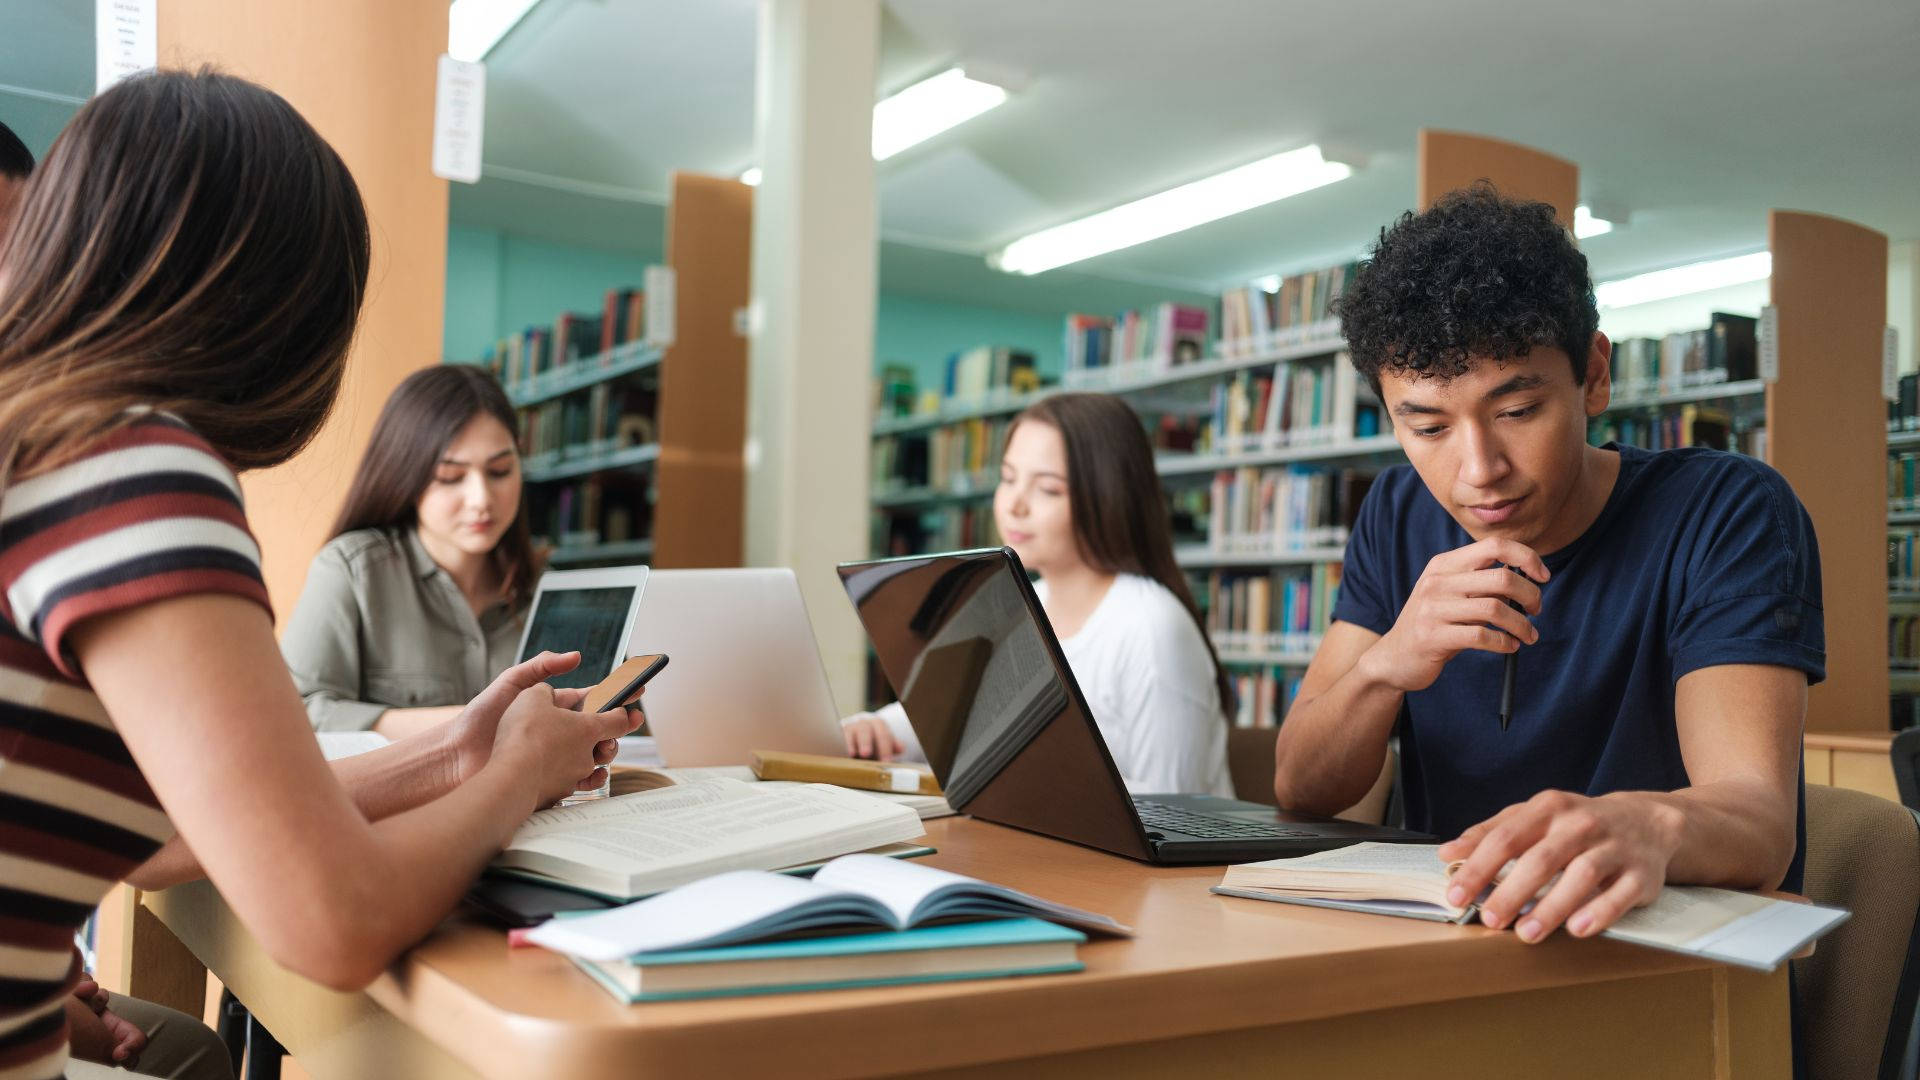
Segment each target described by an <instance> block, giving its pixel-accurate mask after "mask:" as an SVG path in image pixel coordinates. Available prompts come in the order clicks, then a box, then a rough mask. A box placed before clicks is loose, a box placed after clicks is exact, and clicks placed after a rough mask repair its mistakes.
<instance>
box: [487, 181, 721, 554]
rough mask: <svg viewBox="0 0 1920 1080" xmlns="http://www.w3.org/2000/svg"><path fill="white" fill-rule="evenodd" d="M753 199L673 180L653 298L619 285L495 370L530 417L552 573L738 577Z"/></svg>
mask: <svg viewBox="0 0 1920 1080" xmlns="http://www.w3.org/2000/svg"><path fill="white" fill-rule="evenodd" d="M751 193H752V189H751V188H748V187H746V186H745V185H744V184H739V183H737V182H735V181H730V180H722V179H719V178H715V177H706V176H696V175H693V174H687V173H677V174H675V175H674V177H673V181H672V195H671V199H670V201H669V204H668V207H667V250H666V266H664V267H652V268H649V269H648V271H647V274H646V280H645V287H644V288H634V287H628V288H621V287H617V286H616V287H615V288H613V289H611V290H609V292H608V293H607V295H606V297H605V298H604V302H603V303H602V304H600V305H599V310H598V314H597V315H596V314H592V313H585V314H576V313H562V314H560V315H559V316H558V317H557V318H556V319H555V322H554V323H553V325H551V326H548V327H539V328H531V329H529V330H527V331H525V332H523V333H521V334H516V335H513V336H511V337H510V338H508V339H506V340H504V341H502V342H501V343H500V344H499V345H497V346H496V347H495V349H494V352H493V354H492V356H490V357H489V358H487V359H486V360H484V361H483V362H484V363H488V364H490V365H491V366H493V367H494V370H495V372H496V374H499V375H500V376H501V381H502V384H503V385H504V386H505V387H506V388H507V396H508V398H509V399H510V400H511V401H512V402H513V404H514V406H515V408H517V409H518V410H520V413H521V425H522V441H523V446H522V453H523V470H524V472H523V475H524V476H525V478H526V483H527V485H528V494H527V508H528V514H529V517H530V523H531V524H532V526H533V531H534V533H535V535H536V537H537V538H539V539H540V540H542V541H544V542H545V544H546V545H547V547H548V551H549V560H550V561H551V563H552V565H554V566H556V567H567V568H579V567H590V566H606V565H616V564H624V563H635V562H646V563H651V564H653V565H657V566H671V567H692V566H737V565H739V563H740V558H741V550H742V537H741V531H742V528H743V525H744V522H743V508H742V501H743V500H744V497H745V495H744V479H743V477H744V474H743V471H742V462H741V453H742V447H743V446H744V445H745V431H746V407H745V399H746V345H745V339H744V338H743V337H741V335H740V334H739V333H738V331H737V330H736V328H735V325H734V313H735V312H736V311H737V310H739V309H740V308H742V307H744V306H745V305H746V302H747V258H748V242H749V229H750V223H751V213H752V194H751ZM587 342H592V343H593V346H594V347H592V348H589V347H588V345H587V344H586V343H587ZM582 354H586V355H582Z"/></svg>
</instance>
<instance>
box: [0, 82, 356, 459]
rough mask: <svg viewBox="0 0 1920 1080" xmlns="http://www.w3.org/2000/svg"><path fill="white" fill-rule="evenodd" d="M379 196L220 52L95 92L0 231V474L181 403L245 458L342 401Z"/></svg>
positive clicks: (289, 440) (288, 447)
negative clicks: (207, 61) (221, 63)
mask: <svg viewBox="0 0 1920 1080" xmlns="http://www.w3.org/2000/svg"><path fill="white" fill-rule="evenodd" d="M367 265H368V236H367V214H366V209H365V207H364V206H363V205H362V204H361V201H360V192H359V189H358V188H357V187H356V186H355V185H354V182H353V177H352V175H351V174H349V173H348V172H347V167H346V165H345V164H344V163H342V162H341V160H340V157H339V155H338V154H335V153H334V151H333V148H332V147H330V146H328V145H327V143H326V140H324V139H322V138H321V137H320V136H319V134H318V133H317V132H315V131H314V130H313V127H312V126H311V125H309V124H308V123H307V122H306V120H304V119H302V118H301V116H300V114H299V113H298V112H296V111H294V108H293V106H291V105H289V104H287V102H286V101H285V100H284V99H282V98H281V97H280V96H279V95H278V94H275V93H273V92H272V91H271V90H267V89H265V88H263V87H260V86H256V85H254V84H253V83H250V82H247V81H246V80H244V79H238V78H235V77H233V76H231V75H222V74H219V73H216V72H213V71H210V70H202V71H199V72H156V73H152V74H147V75H139V76H135V77H133V78H130V79H127V80H125V81H123V82H121V83H119V84H118V85H116V86H114V87H113V88H112V89H110V90H108V91H107V92H105V93H103V94H101V95H100V96H98V97H96V98H94V99H93V100H92V101H89V102H88V103H87V104H86V105H84V106H82V107H81V109H80V111H79V113H78V114H76V115H75V116H74V118H73V121H72V122H71V123H69V124H68V125H67V127H66V130H65V131H62V132H61V133H60V137H59V138H58V139H56V140H55V141H54V144H53V148H52V150H51V151H50V152H49V153H48V154H47V158H46V160H45V161H44V162H43V163H42V164H41V166H40V168H39V170H38V171H37V172H36V173H35V174H34V176H33V178H32V179H31V180H29V181H28V183H27V189H26V194H25V197H24V198H23V199H22V200H21V206H20V215H19V219H18V220H17V221H16V222H15V223H14V226H13V228H12V229H10V230H8V231H7V233H6V235H5V239H3V240H0V484H4V483H5V481H6V478H8V477H10V476H12V475H15V474H26V473H31V472H37V471H41V470H44V469H48V468H52V467H54V466H56V465H59V464H61V463H63V462H64V461H66V460H69V459H70V458H71V457H72V456H73V455H74V454H75V453H77V452H78V451H79V450H80V449H82V448H83V447H84V445H85V444H86V443H88V442H90V441H92V440H94V439H96V438H98V437H99V436H100V435H102V434H104V433H106V432H107V431H110V430H113V429H115V428H118V427H121V426H124V425H125V424H128V423H131V422H133V421H134V420H135V419H136V418H137V413H136V412H134V411H133V410H135V408H136V407H138V406H147V407H151V408H155V409H159V410H162V411H165V412H169V413H172V414H174V415H176V416H178V417H179V418H180V419H182V420H184V421H186V423H187V424H188V425H190V426H191V427H192V428H193V429H194V430H195V431H196V432H198V433H199V434H200V436H201V437H202V438H205V439H206V440H207V441H208V442H209V443H211V444H212V445H213V447H214V449H216V450H217V451H219V452H220V453H221V454H222V455H223V456H224V457H225V458H226V459H227V462H228V463H229V464H230V465H232V466H233V467H234V468H235V469H239V470H245V469H253V468H262V467H265V466H270V465H278V464H280V463H281V462H283V461H286V460H287V459H288V458H290V457H292V456H293V455H294V454H295V453H297V452H299V450H300V448H301V447H303V446H305V445H306V444H307V442H308V441H309V440H311V439H312V438H313V436H314V434H315V433H316V432H318V431H319V430H320V426H321V424H322V423H324V422H325V420H326V418H327V414H328V412H330V411H331V410H332V408H333V403H334V398H335V397H336V396H337V394H338V393H339V389H340V380H341V377H342V375H343V373H344V372H345V370H346V361H347V348H348V346H349V344H350V343H351V342H352V339H353V329H354V323H355V321H356V320H357V319H358V318H359V314H360V304H361V300H362V297H363V296H364V294H365V292H366V285H367Z"/></svg>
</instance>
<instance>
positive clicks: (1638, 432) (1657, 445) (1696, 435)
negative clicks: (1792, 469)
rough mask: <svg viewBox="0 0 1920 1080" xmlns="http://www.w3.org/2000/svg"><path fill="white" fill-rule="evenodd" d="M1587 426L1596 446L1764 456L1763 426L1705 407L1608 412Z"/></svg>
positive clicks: (1765, 434) (1723, 411)
mask: <svg viewBox="0 0 1920 1080" xmlns="http://www.w3.org/2000/svg"><path fill="white" fill-rule="evenodd" d="M1587 427H1588V436H1589V439H1590V441H1592V442H1593V443H1594V444H1596V445H1599V444H1602V443H1608V442H1616V443H1620V444H1622V445H1625V446H1638V447H1641V448H1643V449H1646V450H1674V449H1678V448H1679V447H1683V446H1705V447H1709V448H1711V449H1714V450H1731V451H1734V452H1736V453H1740V454H1745V455H1747V456H1748V457H1757V458H1765V457H1766V456H1767V430H1766V428H1765V427H1762V426H1760V425H1757V424H1755V425H1751V426H1743V425H1740V424H1737V423H1736V422H1735V420H1734V418H1733V416H1732V415H1731V414H1729V413H1728V412H1727V411H1726V410H1724V409H1716V408H1713V407H1712V406H1708V405H1697V404H1687V405H1675V406H1669V407H1667V408H1665V409H1662V410H1660V411H1659V412H1658V413H1656V414H1653V415H1641V414H1634V413H1607V414H1605V415H1603V416H1600V417H1598V418H1596V419H1594V420H1592V421H1590V422H1589V423H1588V425H1587Z"/></svg>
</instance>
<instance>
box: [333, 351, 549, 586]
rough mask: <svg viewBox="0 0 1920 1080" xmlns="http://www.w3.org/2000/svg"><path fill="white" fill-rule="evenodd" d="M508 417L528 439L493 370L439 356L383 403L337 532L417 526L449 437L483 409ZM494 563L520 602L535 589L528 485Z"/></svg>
mask: <svg viewBox="0 0 1920 1080" xmlns="http://www.w3.org/2000/svg"><path fill="white" fill-rule="evenodd" d="M483 415H484V416H491V417H493V418H494V419H495V420H498V421H500V423H501V425H502V426H503V427H505V428H506V429H507V433H508V434H509V435H511V436H513V441H514V444H515V445H516V446H517V445H519V442H520V419H519V417H518V416H516V415H515V414H514V411H513V403H512V402H510V401H508V400H507V394H506V391H504V390H502V389H501V388H500V383H499V381H498V380H496V379H495V378H494V377H493V375H492V374H491V373H489V372H487V371H486V370H484V369H482V368H478V367H474V366H472V365H469V364H438V365H435V366H433V367H429V368H422V369H420V370H419V371H416V372H414V373H413V374H411V375H409V376H407V377H406V378H405V379H404V380H402V381H401V383H400V385H399V386H398V387H397V388H396V389H395V390H394V391H393V396H392V397H389V398H388V399H387V404H386V406H385V407H383V408H382V409H381V410H380V419H379V420H378V421H376V422H375V423H374V425H373V437H372V438H371V439H369V440H368V442H367V452H366V455H365V456H363V457H362V458H361V459H360V467H359V468H358V469H357V470H355V471H354V474H353V486H352V487H351V488H349V489H348V490H347V501H346V503H345V505H343V506H341V507H340V516H339V517H338V518H336V519H334V522H333V535H334V536H336V537H337V536H341V535H344V534H346V533H350V532H353V531H354V530H356V529H411V528H413V527H414V526H415V525H416V524H418V521H419V517H418V512H417V508H418V507H419V504H420V496H421V495H422V494H423V493H424V492H425V491H426V490H427V485H428V484H430V483H432V482H433V472H434V468H435V467H436V466H437V465H438V464H439V462H440V455H441V454H443V453H445V452H446V449H447V446H448V444H450V443H452V442H453V440H454V437H455V436H456V435H458V434H460V429H461V428H464V427H466V426H467V424H468V423H470V422H472V420H473V419H474V418H475V417H478V416H483ZM492 559H493V568H494V571H495V572H496V573H498V574H499V576H500V592H501V596H502V597H504V598H505V600H506V601H507V603H508V604H509V605H514V606H517V605H518V604H520V603H521V602H522V601H523V600H526V599H527V598H529V597H530V596H532V595H533V582H534V579H535V578H537V577H538V576H539V574H540V567H539V564H538V562H537V560H536V559H535V558H534V554H533V537H532V532H531V530H530V529H529V528H528V527H527V489H526V486H525V484H522V485H521V488H520V505H519V506H517V507H515V508H514V514H513V523H512V524H511V525H508V526H507V531H506V532H505V533H504V534H503V535H502V536H501V537H500V542H499V543H497V544H495V545H494V546H493V553H492Z"/></svg>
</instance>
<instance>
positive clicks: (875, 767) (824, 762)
mask: <svg viewBox="0 0 1920 1080" xmlns="http://www.w3.org/2000/svg"><path fill="white" fill-rule="evenodd" d="M749 764H750V765H751V767H752V769H753V774H754V775H755V776H757V777H759V778H760V779H762V780H798V781H801V782H803V783H810V784H837V785H839V786H840V787H850V788H861V789H863V790H866V791H897V792H902V793H906V794H918V795H938V794H940V782H939V781H938V780H935V779H934V778H933V770H931V769H928V768H925V767H921V766H914V765H896V764H893V763H891V762H885V761H868V760H865V759H862V758H850V757H830V756H828V755H825V754H797V753H789V752H788V751H785V750H755V751H753V754H752V760H751V761H750V762H749Z"/></svg>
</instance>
